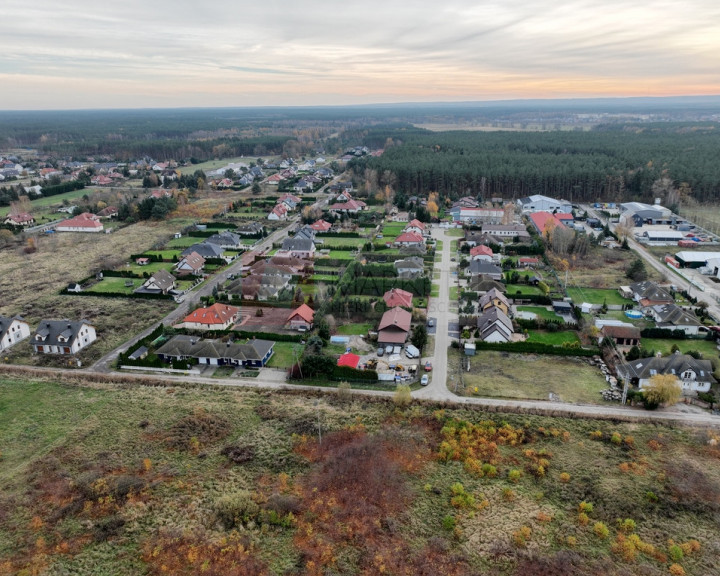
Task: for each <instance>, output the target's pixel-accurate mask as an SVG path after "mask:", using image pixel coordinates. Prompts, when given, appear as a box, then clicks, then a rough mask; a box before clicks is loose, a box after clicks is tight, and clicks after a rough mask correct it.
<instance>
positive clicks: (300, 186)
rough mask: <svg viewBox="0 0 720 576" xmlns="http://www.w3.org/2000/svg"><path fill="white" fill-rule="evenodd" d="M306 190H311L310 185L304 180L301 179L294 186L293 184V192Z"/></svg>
mask: <svg viewBox="0 0 720 576" xmlns="http://www.w3.org/2000/svg"><path fill="white" fill-rule="evenodd" d="M306 188H312V184H310V182H308V181H307V180H305V179H304V178H301V179H300V180H298V181H297V182H295V184H293V191H294V192H303V191H304V190H305V189H306Z"/></svg>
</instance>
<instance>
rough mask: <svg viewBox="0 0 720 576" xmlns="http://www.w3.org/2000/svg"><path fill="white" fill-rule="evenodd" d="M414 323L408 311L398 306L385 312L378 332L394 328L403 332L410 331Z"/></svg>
mask: <svg viewBox="0 0 720 576" xmlns="http://www.w3.org/2000/svg"><path fill="white" fill-rule="evenodd" d="M411 322H412V314H410V312H408V311H407V310H404V309H402V308H400V307H399V306H396V307H395V308H392V309H390V310H388V311H387V312H385V314H383V315H382V318H381V319H380V326H379V327H378V330H385V329H387V328H394V329H398V330H402V331H403V332H409V331H410V324H411Z"/></svg>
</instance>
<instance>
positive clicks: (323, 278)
mask: <svg viewBox="0 0 720 576" xmlns="http://www.w3.org/2000/svg"><path fill="white" fill-rule="evenodd" d="M310 278H311V279H312V280H313V281H314V282H337V281H338V280H340V276H336V275H334V274H313V275H312V276H311V277H310Z"/></svg>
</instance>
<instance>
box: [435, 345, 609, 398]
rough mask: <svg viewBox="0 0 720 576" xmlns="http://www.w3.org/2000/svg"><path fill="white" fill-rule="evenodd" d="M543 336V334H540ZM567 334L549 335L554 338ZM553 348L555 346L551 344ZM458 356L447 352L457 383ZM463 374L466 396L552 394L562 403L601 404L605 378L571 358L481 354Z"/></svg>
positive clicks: (584, 363)
mask: <svg viewBox="0 0 720 576" xmlns="http://www.w3.org/2000/svg"><path fill="white" fill-rule="evenodd" d="M539 334H543V333H539ZM562 334H566V333H554V334H550V335H549V336H552V337H553V338H556V337H558V336H559V335H562ZM550 343H552V344H555V342H550ZM459 366H460V353H459V352H458V351H457V350H451V351H450V357H448V370H451V371H454V381H457V378H458V374H459ZM470 366H471V370H470V372H464V373H463V374H462V380H463V382H464V384H465V393H466V394H467V395H473V396H487V397H495V398H526V399H533V400H547V399H548V398H549V394H550V393H551V392H552V393H554V394H556V395H558V396H559V397H560V400H561V401H562V402H582V403H587V404H600V403H602V398H601V396H600V390H603V389H605V388H607V383H606V382H605V378H604V377H603V376H602V374H601V373H600V371H599V370H598V369H597V368H595V367H594V366H590V365H589V364H588V363H587V362H586V361H583V360H580V359H578V358H572V357H562V356H542V355H535V354H510V353H507V352H494V351H484V350H483V351H480V352H478V353H477V355H476V356H473V357H471V358H470Z"/></svg>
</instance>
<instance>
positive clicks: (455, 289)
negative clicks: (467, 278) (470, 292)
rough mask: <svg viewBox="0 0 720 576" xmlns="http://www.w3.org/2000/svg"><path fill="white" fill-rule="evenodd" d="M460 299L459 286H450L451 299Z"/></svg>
mask: <svg viewBox="0 0 720 576" xmlns="http://www.w3.org/2000/svg"><path fill="white" fill-rule="evenodd" d="M457 299H458V287H457V286H454V285H453V286H450V300H451V301H453V302H455V301H457Z"/></svg>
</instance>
